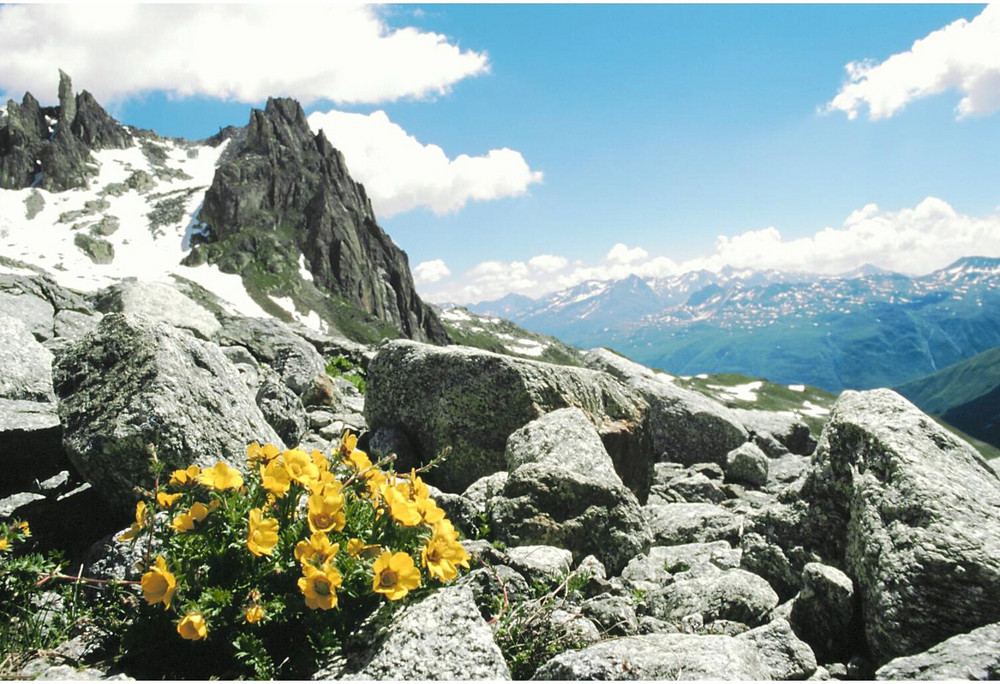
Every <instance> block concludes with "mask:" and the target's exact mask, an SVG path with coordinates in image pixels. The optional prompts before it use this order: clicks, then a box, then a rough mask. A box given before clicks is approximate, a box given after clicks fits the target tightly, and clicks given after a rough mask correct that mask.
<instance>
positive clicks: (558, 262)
mask: <svg viewBox="0 0 1000 684" xmlns="http://www.w3.org/2000/svg"><path fill="white" fill-rule="evenodd" d="M528 265H529V266H531V267H532V268H535V269H538V270H539V271H541V272H542V273H556V272H557V271H561V270H563V269H564V268H566V266H567V265H569V259H567V258H566V257H562V256H555V255H553V254H539V255H538V256H536V257H532V258H531V259H529V260H528Z"/></svg>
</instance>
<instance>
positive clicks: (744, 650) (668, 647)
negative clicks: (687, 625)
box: [534, 634, 769, 680]
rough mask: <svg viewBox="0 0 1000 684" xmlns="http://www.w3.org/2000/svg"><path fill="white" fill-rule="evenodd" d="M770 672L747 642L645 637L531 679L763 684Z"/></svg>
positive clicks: (591, 652) (561, 659) (566, 656)
mask: <svg viewBox="0 0 1000 684" xmlns="http://www.w3.org/2000/svg"><path fill="white" fill-rule="evenodd" d="M768 678H769V677H768V671H767V669H766V668H765V667H764V665H763V663H761V661H760V659H759V658H758V656H757V653H756V649H755V648H754V647H753V645H752V644H750V643H749V642H747V641H738V640H737V639H734V638H733V637H729V636H716V635H708V636H697V635H694V634H646V635H642V636H633V637H623V638H621V639H612V640H610V641H602V642H600V643H597V644H594V645H593V646H588V647H587V648H584V649H582V650H579V651H568V652H566V653H562V654H560V655H557V656H556V657H555V658H553V659H552V660H550V661H549V662H547V663H545V664H544V665H542V667H540V668H539V669H538V671H537V672H536V673H535V676H534V679H561V680H581V679H605V680H607V679H615V680H653V679H661V680H676V679H682V680H683V679H686V680H703V679H729V680H740V679H743V680H746V679H752V680H762V679H768Z"/></svg>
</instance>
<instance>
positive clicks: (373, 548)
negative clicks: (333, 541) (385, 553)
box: [347, 537, 382, 558]
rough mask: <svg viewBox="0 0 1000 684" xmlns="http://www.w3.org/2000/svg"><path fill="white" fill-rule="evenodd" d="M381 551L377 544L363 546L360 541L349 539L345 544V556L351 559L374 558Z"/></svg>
mask: <svg viewBox="0 0 1000 684" xmlns="http://www.w3.org/2000/svg"><path fill="white" fill-rule="evenodd" d="M381 551H382V547H381V546H379V545H378V544H365V543H364V542H363V541H361V540H360V539H356V538H354V537H351V539H349V540H348V542H347V554H348V555H349V556H351V557H352V558H360V557H362V556H364V557H365V558H374V557H375V556H377V555H379V553H380V552H381Z"/></svg>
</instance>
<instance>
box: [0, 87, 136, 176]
mask: <svg viewBox="0 0 1000 684" xmlns="http://www.w3.org/2000/svg"><path fill="white" fill-rule="evenodd" d="M131 145H132V135H131V133H129V132H128V130H127V129H126V128H125V127H124V126H122V125H121V124H120V123H118V122H117V121H115V120H114V119H113V118H112V117H111V116H110V115H109V114H108V113H107V112H106V111H105V110H104V108H103V107H101V105H100V104H98V102H97V100H95V99H94V96H93V95H91V94H90V93H88V92H87V91H83V92H82V93H80V94H79V95H75V96H74V95H73V83H72V81H71V79H70V77H69V76H68V75H67V74H66V72H64V71H62V70H60V71H59V105H58V106H55V107H43V106H41V105H40V104H39V102H38V100H36V99H35V97H34V96H33V95H32V94H31V93H25V94H24V97H23V98H22V100H21V104H20V105H18V104H17V103H16V102H14V101H13V100H11V101H9V102H8V103H7V113H6V116H5V117H4V118H3V119H2V120H0V188H6V189H9V190H19V189H21V188H28V187H40V188H44V189H45V190H50V191H53V192H59V191H62V190H68V189H70V188H83V187H86V186H87V183H88V181H89V179H90V177H91V175H92V174H93V173H94V171H93V168H94V166H95V164H94V159H93V156H92V155H91V151H93V150H101V149H109V148H115V149H122V148H126V147H129V146H131Z"/></svg>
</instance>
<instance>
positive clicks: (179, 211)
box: [146, 187, 204, 237]
mask: <svg viewBox="0 0 1000 684" xmlns="http://www.w3.org/2000/svg"><path fill="white" fill-rule="evenodd" d="M203 190H204V188H203V187H202V188H189V189H186V190H179V191H177V192H174V193H167V194H164V195H156V196H154V197H153V199H156V198H162V199H157V201H156V203H155V204H154V205H153V208H152V209H151V210H150V211H149V212H148V213H147V214H146V218H147V219H149V231H150V232H151V233H152V234H153V236H154V237H161V236H163V235H164V231H163V229H164V228H165V227H167V226H171V225H174V224H177V223H181V222H182V221H183V220H184V218H185V216H186V212H185V209H186V207H187V203H188V200H190V199H191V197H192V196H193V195H194V194H195V193H198V192H201V191H203Z"/></svg>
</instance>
